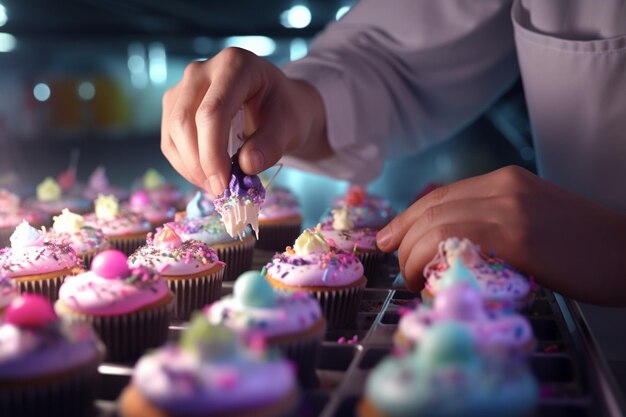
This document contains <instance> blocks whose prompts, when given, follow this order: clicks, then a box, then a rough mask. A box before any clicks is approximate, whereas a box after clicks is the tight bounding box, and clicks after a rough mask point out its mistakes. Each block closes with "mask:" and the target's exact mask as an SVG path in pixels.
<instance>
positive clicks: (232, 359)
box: [120, 314, 299, 417]
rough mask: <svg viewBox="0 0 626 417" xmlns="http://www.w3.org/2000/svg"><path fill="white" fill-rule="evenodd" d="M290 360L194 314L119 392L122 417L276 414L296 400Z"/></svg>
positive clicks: (139, 365)
mask: <svg viewBox="0 0 626 417" xmlns="http://www.w3.org/2000/svg"><path fill="white" fill-rule="evenodd" d="M298 397H299V393H298V388H297V383H296V378H295V376H294V373H293V370H292V367H291V365H290V364H289V362H287V361H286V360H285V359H283V358H281V357H280V355H278V354H277V353H276V352H275V351H273V350H268V349H267V348H266V347H265V345H264V343H263V342H262V340H258V339H255V340H252V341H250V342H249V343H248V344H244V343H242V341H241V340H240V339H239V338H237V337H236V335H235V334H233V333H232V332H231V331H229V330H228V329H226V328H224V327H221V326H212V325H210V324H209V322H208V321H207V319H206V318H205V317H204V316H203V315H201V314H198V315H196V316H194V318H193V320H192V322H191V324H190V326H189V327H188V328H187V329H186V330H185V331H184V332H183V334H182V337H181V340H180V342H179V343H178V344H170V345H166V346H164V347H162V348H160V349H157V350H155V351H152V352H149V353H147V354H146V355H144V356H143V357H142V358H141V359H140V360H139V362H137V365H136V366H135V369H134V371H133V376H132V380H131V383H130V385H129V386H128V387H127V388H126V389H125V390H124V391H123V392H122V396H121V397H120V415H121V417H144V416H153V417H182V416H194V417H212V416H220V417H229V416H232V417H279V416H287V415H291V413H292V412H293V411H294V409H295V407H296V405H297V402H298Z"/></svg>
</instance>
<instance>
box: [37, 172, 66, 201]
mask: <svg viewBox="0 0 626 417" xmlns="http://www.w3.org/2000/svg"><path fill="white" fill-rule="evenodd" d="M60 198H61V186H60V185H59V183H57V182H56V181H55V180H54V178H52V177H46V178H45V179H44V180H43V181H42V182H41V183H40V184H39V185H38V186H37V200H39V201H41V202H44V203H46V202H50V201H57V200H59V199H60Z"/></svg>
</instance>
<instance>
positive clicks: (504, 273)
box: [422, 237, 534, 311]
mask: <svg viewBox="0 0 626 417" xmlns="http://www.w3.org/2000/svg"><path fill="white" fill-rule="evenodd" d="M457 257H460V258H461V260H462V261H463V264H464V265H465V266H466V267H467V268H468V269H469V271H471V274H472V275H473V276H474V277H475V278H476V280H477V281H478V285H479V287H480V292H481V296H482V298H483V300H484V302H485V304H486V305H487V307H488V308H490V309H494V310H504V311H513V310H517V311H520V310H523V309H524V308H526V307H528V306H529V305H530V304H531V302H532V300H533V299H534V292H533V285H532V283H531V281H530V280H529V279H528V278H527V277H526V276H524V275H523V274H521V273H520V272H518V271H516V270H515V269H513V268H512V267H510V266H509V265H507V264H506V263H505V262H504V261H503V260H501V259H498V258H496V257H493V256H486V255H483V254H482V253H481V252H480V247H479V246H478V245H474V244H473V243H472V242H471V241H470V240H469V239H459V238H456V237H451V238H449V239H446V240H445V241H442V242H440V243H439V251H438V253H437V255H436V256H435V258H434V259H433V260H432V261H430V263H429V264H428V265H426V268H424V277H425V278H426V285H425V287H424V290H423V291H422V299H424V300H425V301H428V300H432V299H433V298H434V297H436V296H437V294H439V292H440V291H441V290H443V289H445V288H447V287H448V286H450V285H452V284H454V283H455V282H456V281H457V279H463V278H462V277H459V276H458V275H455V274H445V271H446V270H448V268H450V267H451V265H452V264H453V263H454V260H455V259H456V258H457Z"/></svg>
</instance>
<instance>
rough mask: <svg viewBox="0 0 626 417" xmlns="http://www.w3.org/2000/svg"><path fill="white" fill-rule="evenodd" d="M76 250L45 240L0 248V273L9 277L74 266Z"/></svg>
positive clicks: (76, 263)
mask: <svg viewBox="0 0 626 417" xmlns="http://www.w3.org/2000/svg"><path fill="white" fill-rule="evenodd" d="M78 264H79V259H78V257H77V256H76V251H75V250H74V249H73V248H72V247H71V246H70V245H67V244H59V243H53V242H47V243H44V244H42V245H41V246H27V247H22V248H3V249H0V273H4V274H6V275H8V276H9V277H11V278H17V277H21V276H27V275H33V274H45V273H47V272H52V271H60V270H63V269H69V268H74V267H76V266H77V265H78Z"/></svg>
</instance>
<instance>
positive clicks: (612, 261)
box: [377, 167, 626, 305]
mask: <svg viewBox="0 0 626 417" xmlns="http://www.w3.org/2000/svg"><path fill="white" fill-rule="evenodd" d="M453 236H457V237H459V238H463V237H466V238H469V239H470V240H472V241H473V242H474V243H477V244H479V245H480V246H481V248H482V251H483V252H485V253H489V252H491V251H494V252H495V253H496V256H498V257H500V258H503V259H504V260H505V261H507V262H508V263H510V264H511V265H512V266H514V267H515V268H518V269H519V270H521V271H523V272H525V273H528V274H530V275H532V276H534V277H535V279H536V280H537V281H538V282H539V283H541V284H543V285H545V286H546V287H549V288H552V289H554V290H556V291H558V292H560V293H562V294H564V295H567V296H569V297H572V298H575V299H578V300H583V301H588V302H594V303H600V304H606V305H626V279H624V273H625V272H626V218H625V216H624V215H622V214H620V213H617V212H614V211H611V210H609V209H607V208H605V207H603V206H600V205H597V204H594V203H592V202H590V201H588V200H586V199H584V198H581V197H579V196H577V195H575V194H573V193H571V192H568V191H566V190H564V189H562V188H559V187H557V186H555V185H553V184H551V183H549V182H547V181H545V180H542V179H540V178H539V177H537V176H535V175H533V174H531V173H530V172H528V171H526V170H524V169H522V168H519V167H506V168H502V169H500V170H497V171H494V172H492V173H489V174H486V175H482V176H478V177H474V178H469V179H466V180H463V181H459V182H457V183H454V184H451V185H449V186H444V187H441V188H437V189H435V190H433V191H432V192H430V193H429V194H427V195H426V196H424V197H423V198H421V199H420V200H418V201H417V202H415V203H414V204H413V205H412V206H411V207H410V208H408V209H407V210H406V211H405V212H403V213H402V214H400V215H399V216H398V217H396V218H395V219H394V220H392V221H391V222H390V223H389V224H388V225H387V226H386V227H385V228H384V229H382V230H381V231H379V232H378V235H377V244H378V246H379V247H380V248H381V249H382V250H384V251H386V252H392V251H394V250H396V249H397V250H398V257H399V260H400V267H401V270H402V273H403V275H404V277H405V279H406V281H407V285H408V287H409V288H410V289H411V290H413V291H418V290H420V289H421V288H422V287H423V284H424V278H423V276H422V271H423V269H424V267H425V266H426V264H427V263H428V262H429V261H430V260H431V259H432V258H433V257H434V255H435V254H436V252H437V245H438V243H439V242H440V241H442V240H444V239H446V238H448V237H453Z"/></svg>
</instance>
